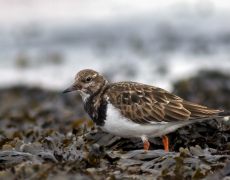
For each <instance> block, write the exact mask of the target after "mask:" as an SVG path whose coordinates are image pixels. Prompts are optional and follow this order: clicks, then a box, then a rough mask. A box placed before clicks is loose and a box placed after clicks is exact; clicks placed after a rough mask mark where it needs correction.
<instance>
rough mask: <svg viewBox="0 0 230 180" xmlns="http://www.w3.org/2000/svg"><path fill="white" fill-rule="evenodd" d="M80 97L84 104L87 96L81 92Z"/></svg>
mask: <svg viewBox="0 0 230 180" xmlns="http://www.w3.org/2000/svg"><path fill="white" fill-rule="evenodd" d="M80 95H81V98H82V100H83V102H86V101H87V99H88V98H89V96H90V95H89V94H86V93H84V92H82V91H80Z"/></svg>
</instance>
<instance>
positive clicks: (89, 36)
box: [0, 0, 230, 90]
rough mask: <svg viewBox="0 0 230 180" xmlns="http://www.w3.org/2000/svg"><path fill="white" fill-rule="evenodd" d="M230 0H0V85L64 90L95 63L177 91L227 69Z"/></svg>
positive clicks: (118, 75) (111, 74)
mask: <svg viewBox="0 0 230 180" xmlns="http://www.w3.org/2000/svg"><path fill="white" fill-rule="evenodd" d="M229 19H230V1H228V0H221V1H219V0H202V1H200V0H186V1H185V0H167V1H153V0H142V1H136V0H110V1H107V0H97V1H95V0H94V1H93V0H69V1H66V0H39V1H38V0H20V1H18V0H7V1H5V0H0V87H10V86H14V85H28V86H38V87H42V88H46V89H52V90H61V89H64V88H65V87H67V86H68V85H69V84H70V83H71V82H72V81H73V78H74V75H75V74H76V72H77V71H79V70H81V69H83V68H93V69H95V70H98V71H100V72H102V73H104V74H105V75H106V76H107V77H108V79H110V80H112V81H122V80H133V81H139V82H142V83H149V84H152V85H156V86H160V87H162V88H165V89H168V90H172V83H173V82H175V81H177V80H178V79H181V78H186V77H190V76H192V75H194V74H196V73H197V72H198V71H199V70H201V69H208V70H210V69H211V70H217V71H221V72H225V73H229V72H230V23H229Z"/></svg>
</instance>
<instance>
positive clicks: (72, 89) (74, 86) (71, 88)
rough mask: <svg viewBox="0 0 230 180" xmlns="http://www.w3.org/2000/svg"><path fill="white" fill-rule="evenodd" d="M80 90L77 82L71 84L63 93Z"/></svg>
mask: <svg viewBox="0 0 230 180" xmlns="http://www.w3.org/2000/svg"><path fill="white" fill-rule="evenodd" d="M77 90H78V86H76V85H75V84H74V85H72V86H70V87H69V88H67V89H65V90H64V91H63V92H62V93H69V92H72V91H77Z"/></svg>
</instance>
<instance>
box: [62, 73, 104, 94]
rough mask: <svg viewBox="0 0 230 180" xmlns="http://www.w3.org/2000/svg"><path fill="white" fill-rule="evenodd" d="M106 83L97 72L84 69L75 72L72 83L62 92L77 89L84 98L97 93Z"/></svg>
mask: <svg viewBox="0 0 230 180" xmlns="http://www.w3.org/2000/svg"><path fill="white" fill-rule="evenodd" d="M106 84H107V80H106V79H105V78H104V77H103V76H102V75H100V74H99V73H98V72H96V71H94V70H91V69H84V70H81V71H79V72H78V73H77V75H76V76H75V80H74V83H73V84H72V85H71V86H70V87H69V88H67V89H66V90H64V91H63V93H68V92H72V91H79V92H80V94H81V96H82V97H83V98H86V97H89V96H91V95H93V94H95V93H97V92H98V91H99V90H100V89H101V88H102V87H103V86H104V85H106Z"/></svg>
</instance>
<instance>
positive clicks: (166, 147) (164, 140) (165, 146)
mask: <svg viewBox="0 0 230 180" xmlns="http://www.w3.org/2000/svg"><path fill="white" fill-rule="evenodd" d="M162 142H163V145H164V150H165V152H169V138H168V137H167V136H162Z"/></svg>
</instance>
